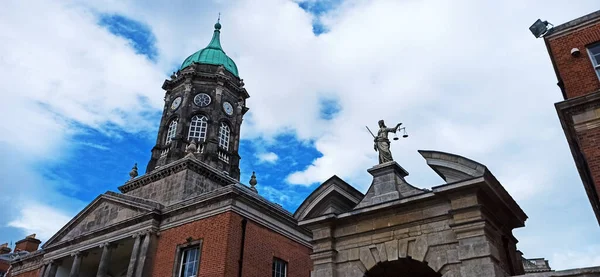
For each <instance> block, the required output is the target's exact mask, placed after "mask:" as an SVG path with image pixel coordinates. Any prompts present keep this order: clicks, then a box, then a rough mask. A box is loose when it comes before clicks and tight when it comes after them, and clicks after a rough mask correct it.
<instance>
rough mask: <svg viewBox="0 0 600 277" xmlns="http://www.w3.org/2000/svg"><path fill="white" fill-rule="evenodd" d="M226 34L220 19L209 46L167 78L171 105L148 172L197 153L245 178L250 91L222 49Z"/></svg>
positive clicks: (164, 110) (209, 162) (163, 118)
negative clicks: (243, 133)
mask: <svg viewBox="0 0 600 277" xmlns="http://www.w3.org/2000/svg"><path fill="white" fill-rule="evenodd" d="M220 34H221V24H220V23H219V22H217V23H216V24H215V31H214V33H213V37H212V40H211V41H210V43H209V44H208V46H206V47H205V48H204V49H201V50H199V51H198V52H196V53H194V54H192V55H190V56H189V57H188V58H187V59H185V61H184V62H183V64H182V65H181V68H180V69H179V71H178V72H177V73H174V74H173V75H171V78H170V79H169V80H165V82H164V84H163V86H162V88H163V89H164V90H165V91H166V93H165V106H164V109H163V114H162V118H161V121H160V126H159V129H158V136H157V138H156V145H155V146H154V147H153V148H152V157H151V158H150V161H149V162H148V166H147V168H146V172H151V171H153V170H155V169H157V168H160V167H162V166H164V165H166V164H169V163H171V162H174V161H176V160H179V159H181V158H183V157H184V156H186V155H188V154H190V153H191V154H193V155H195V156H196V158H198V159H199V160H201V161H203V162H205V163H207V164H208V165H210V166H212V167H213V168H216V169H217V170H219V171H222V172H225V173H226V174H228V175H229V176H231V177H233V178H235V179H237V180H239V178H240V169H239V162H240V156H239V154H238V149H239V141H240V126H241V124H242V118H243V116H244V114H245V113H246V112H247V111H248V108H247V107H246V99H247V98H248V97H250V95H248V92H247V91H246V89H245V88H244V82H243V80H242V79H240V77H239V74H238V70H237V66H236V65H235V63H234V62H233V60H232V59H231V58H229V57H228V56H227V55H226V54H225V52H224V51H223V48H222V47H221V41H220ZM190 146H191V147H190ZM193 146H196V147H193ZM194 148H195V149H194Z"/></svg>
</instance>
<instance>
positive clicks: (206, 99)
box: [194, 93, 210, 107]
mask: <svg viewBox="0 0 600 277" xmlns="http://www.w3.org/2000/svg"><path fill="white" fill-rule="evenodd" d="M194 104H196V106H199V107H206V106H208V105H209V104H210V95H208V94H206V93H200V94H197V95H196V96H195V97H194Z"/></svg>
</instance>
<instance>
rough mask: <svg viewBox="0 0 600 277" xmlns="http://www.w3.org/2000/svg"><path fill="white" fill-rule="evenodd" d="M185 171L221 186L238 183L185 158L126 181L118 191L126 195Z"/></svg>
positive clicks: (195, 160) (207, 166)
mask: <svg viewBox="0 0 600 277" xmlns="http://www.w3.org/2000/svg"><path fill="white" fill-rule="evenodd" d="M186 169H189V170H191V171H193V172H196V173H198V174H201V175H203V176H206V177H207V178H209V179H210V180H212V181H214V182H216V183H218V184H220V185H222V186H226V185H230V184H235V183H238V181H237V180H235V179H233V178H231V177H229V176H226V175H223V174H222V173H221V172H218V171H217V170H216V169H214V168H212V167H210V166H209V165H207V164H205V163H203V162H201V161H199V160H197V159H196V158H194V157H185V158H183V159H180V160H178V161H175V162H172V163H170V164H168V165H165V166H163V167H161V168H158V169H156V170H154V171H152V172H150V173H148V174H144V175H142V176H140V177H138V178H136V179H133V180H130V181H127V182H126V183H125V184H124V185H122V186H120V187H119V191H120V192H122V193H127V192H130V191H132V190H134V189H137V188H140V187H143V186H145V185H147V184H150V183H153V182H156V181H158V180H161V179H163V178H165V177H167V176H171V175H173V174H175V173H178V172H180V171H183V170H186Z"/></svg>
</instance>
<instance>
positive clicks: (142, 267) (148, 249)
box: [134, 232, 155, 277]
mask: <svg viewBox="0 0 600 277" xmlns="http://www.w3.org/2000/svg"><path fill="white" fill-rule="evenodd" d="M154 236H155V234H154V233H153V232H148V233H146V235H145V236H144V240H143V241H142V245H141V248H140V253H139V255H138V260H137V266H136V268H135V274H134V276H135V277H144V276H146V275H147V274H146V275H144V271H147V270H148V267H149V266H150V263H151V259H152V255H153V252H154V251H153V250H154V249H153V248H154V246H155V245H154Z"/></svg>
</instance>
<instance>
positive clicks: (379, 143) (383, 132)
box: [365, 119, 408, 164]
mask: <svg viewBox="0 0 600 277" xmlns="http://www.w3.org/2000/svg"><path fill="white" fill-rule="evenodd" d="M378 124H379V130H377V136H375V134H373V132H371V129H369V127H368V126H365V127H366V128H367V130H368V131H369V133H371V136H373V140H374V143H375V145H374V146H373V148H374V149H375V151H376V152H379V164H382V163H387V162H391V161H393V160H394V159H393V158H392V152H391V151H390V140H389V139H388V134H389V133H394V138H393V139H394V140H398V135H397V132H398V131H401V132H403V133H402V137H403V138H407V137H408V134H407V133H406V127H402V128H400V125H402V123H398V124H397V125H396V127H394V128H388V127H387V126H385V122H384V121H383V119H382V120H379V122H378Z"/></svg>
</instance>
